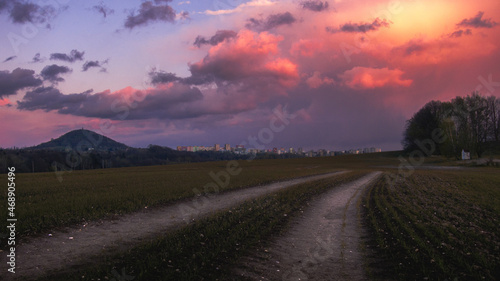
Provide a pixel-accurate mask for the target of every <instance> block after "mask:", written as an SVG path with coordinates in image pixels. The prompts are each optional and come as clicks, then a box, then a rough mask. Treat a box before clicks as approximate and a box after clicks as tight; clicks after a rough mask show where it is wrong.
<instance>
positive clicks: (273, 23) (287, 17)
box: [245, 12, 297, 31]
mask: <svg viewBox="0 0 500 281" xmlns="http://www.w3.org/2000/svg"><path fill="white" fill-rule="evenodd" d="M247 21H248V23H247V24H246V25H245V26H246V27H247V28H248V29H253V30H258V31H265V30H270V29H273V28H275V27H278V26H281V25H291V24H292V23H294V22H296V21H297V20H296V19H295V17H294V16H293V15H292V14H291V13H290V12H285V13H280V14H273V15H269V16H268V17H267V18H266V19H265V20H261V19H256V18H250V19H248V20H247Z"/></svg>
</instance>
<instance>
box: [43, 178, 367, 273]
mask: <svg viewBox="0 0 500 281" xmlns="http://www.w3.org/2000/svg"><path fill="white" fill-rule="evenodd" d="M365 174H366V172H364V171H356V172H350V173H346V174H342V175H337V176H334V177H331V178H328V179H324V180H318V181H314V182H309V183H305V184H300V185H296V186H292V187H290V188H287V189H285V190H282V191H280V192H277V193H274V194H272V195H268V196H263V197H260V198H257V199H254V200H250V201H247V202H246V203H244V204H242V205H240V206H238V207H235V208H232V209H230V210H224V211H221V212H218V213H217V214H215V215H213V216H211V217H209V218H207V219H204V220H200V221H197V222H195V223H194V224H190V225H189V226H187V227H186V228H183V229H180V230H178V231H176V232H173V233H169V234H166V235H165V236H163V237H160V238H158V239H157V240H155V241H152V242H148V243H145V244H142V245H139V246H137V247H136V248H134V249H132V250H130V251H129V252H127V253H125V254H123V255H121V256H117V257H113V258H108V259H107V260H104V261H101V262H99V264H100V265H99V266H92V267H89V268H83V269H82V268H80V269H79V270H78V271H76V272H72V273H60V274H56V275H52V276H45V277H43V278H41V279H40V280H61V281H62V280H65V281H66V280H109V279H112V278H114V275H113V272H115V274H116V273H119V274H125V275H127V276H133V277H134V279H133V280H137V281H139V280H234V279H235V277H234V276H231V275H230V273H229V269H231V267H232V265H234V264H235V263H236V262H237V261H238V257H241V256H243V255H247V254H249V252H251V250H252V249H254V248H256V247H258V246H261V245H262V244H263V243H265V242H264V241H265V240H266V239H269V238H270V237H272V236H273V235H276V234H278V233H280V232H282V231H283V230H284V229H286V227H287V224H288V222H289V221H290V220H291V219H292V218H293V217H294V216H296V215H297V214H299V213H300V211H301V210H303V208H305V207H306V206H307V202H308V201H309V200H310V199H311V198H312V197H314V196H317V195H318V194H320V193H322V192H324V191H326V190H328V189H331V188H335V186H338V185H340V184H342V183H346V182H350V181H353V180H355V179H358V178H360V177H361V176H363V175H365ZM95 263H96V261H94V264H95ZM122 276H123V275H122Z"/></svg>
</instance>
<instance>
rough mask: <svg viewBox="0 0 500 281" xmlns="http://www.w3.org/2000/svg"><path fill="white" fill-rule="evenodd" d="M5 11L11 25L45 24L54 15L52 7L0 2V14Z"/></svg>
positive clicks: (15, 0) (28, 2)
mask: <svg viewBox="0 0 500 281" xmlns="http://www.w3.org/2000/svg"><path fill="white" fill-rule="evenodd" d="M3 11H6V12H7V13H8V14H9V17H10V19H11V20H12V22H13V23H18V24H24V23H27V22H31V23H45V22H47V21H48V20H50V19H51V18H53V17H54V16H55V15H56V10H55V8H54V7H52V6H49V5H46V6H40V5H38V4H34V3H31V2H30V1H19V0H11V1H0V12H3Z"/></svg>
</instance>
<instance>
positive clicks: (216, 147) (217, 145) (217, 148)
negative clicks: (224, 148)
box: [214, 143, 220, 151]
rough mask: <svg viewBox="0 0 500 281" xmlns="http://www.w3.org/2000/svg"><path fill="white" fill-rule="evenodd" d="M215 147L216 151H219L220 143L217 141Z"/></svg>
mask: <svg viewBox="0 0 500 281" xmlns="http://www.w3.org/2000/svg"><path fill="white" fill-rule="evenodd" d="M214 149H215V151H219V150H220V145H219V144H218V143H216V144H215V145H214Z"/></svg>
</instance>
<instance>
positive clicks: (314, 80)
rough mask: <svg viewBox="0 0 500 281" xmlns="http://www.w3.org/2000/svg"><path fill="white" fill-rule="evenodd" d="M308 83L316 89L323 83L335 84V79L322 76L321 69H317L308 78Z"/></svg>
mask: <svg viewBox="0 0 500 281" xmlns="http://www.w3.org/2000/svg"><path fill="white" fill-rule="evenodd" d="M306 83H307V85H308V86H309V87H310V88H313V89H316V88H319V87H321V86H322V85H333V84H335V81H334V80H333V79H331V78H328V77H322V75H321V73H320V72H319V71H315V72H314V74H313V75H312V76H311V77H309V78H308V79H307V80H306Z"/></svg>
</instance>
